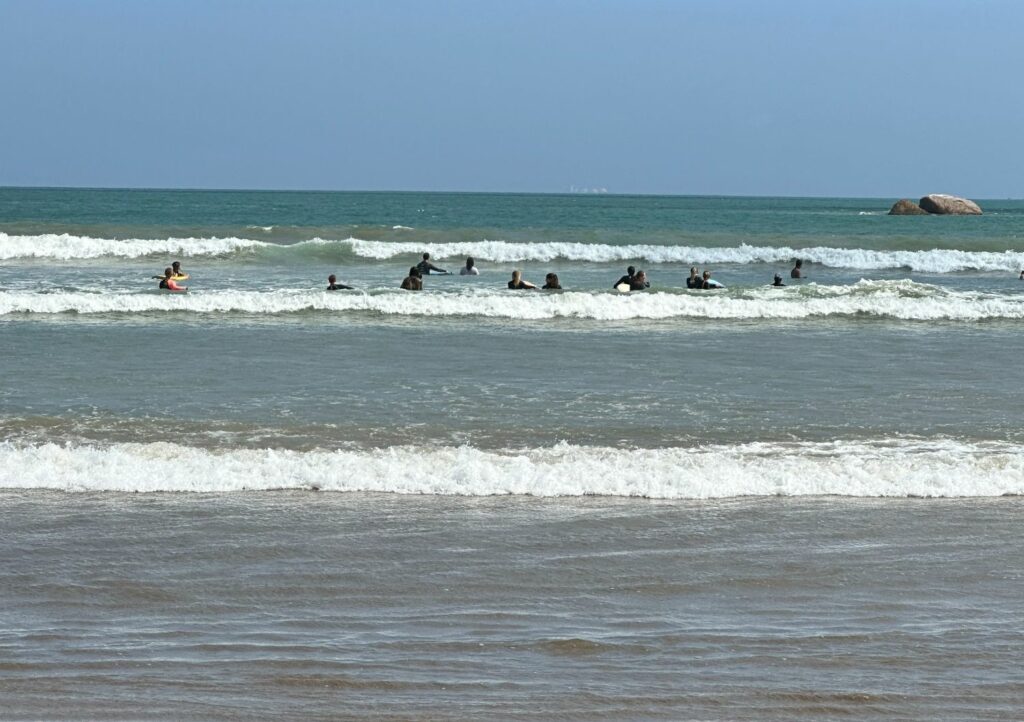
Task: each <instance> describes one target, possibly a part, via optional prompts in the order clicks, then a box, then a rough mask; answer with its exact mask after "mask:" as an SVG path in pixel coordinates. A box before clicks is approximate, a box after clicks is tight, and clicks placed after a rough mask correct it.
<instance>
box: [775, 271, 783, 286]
mask: <svg viewBox="0 0 1024 722" xmlns="http://www.w3.org/2000/svg"><path fill="white" fill-rule="evenodd" d="M772 285H773V286H785V285H786V284H785V283H783V282H782V276H780V275H779V274H777V273H776V274H775V280H773V281H772Z"/></svg>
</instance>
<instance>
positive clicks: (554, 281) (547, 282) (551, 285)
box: [541, 273, 562, 291]
mask: <svg viewBox="0 0 1024 722" xmlns="http://www.w3.org/2000/svg"><path fill="white" fill-rule="evenodd" d="M541 288H542V289H544V290H545V291H561V290H562V284H560V283H559V282H558V274H557V273H549V274H548V275H546V276H544V285H543V286H541Z"/></svg>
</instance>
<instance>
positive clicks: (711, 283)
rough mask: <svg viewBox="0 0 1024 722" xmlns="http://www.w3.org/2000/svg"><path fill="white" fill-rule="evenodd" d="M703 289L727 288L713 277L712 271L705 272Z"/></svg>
mask: <svg viewBox="0 0 1024 722" xmlns="http://www.w3.org/2000/svg"><path fill="white" fill-rule="evenodd" d="M701 288H725V286H723V285H722V284H721V283H719V282H718V281H716V280H715V279H713V278H712V277H711V271H704V276H703V277H702V283H701Z"/></svg>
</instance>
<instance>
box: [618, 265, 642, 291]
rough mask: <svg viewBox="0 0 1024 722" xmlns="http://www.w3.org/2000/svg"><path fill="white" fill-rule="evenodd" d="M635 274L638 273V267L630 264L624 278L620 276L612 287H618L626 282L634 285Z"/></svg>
mask: <svg viewBox="0 0 1024 722" xmlns="http://www.w3.org/2000/svg"><path fill="white" fill-rule="evenodd" d="M635 275H636V269H635V268H633V266H630V267H629V268H627V269H626V275H625V276H623V277H622V278H620V279H619V280H618V281H616V282H615V283H613V284H612V288H618V287H619V286H621V285H622V284H623V283H625V284H626V285H627V286H629V287H630V288H632V286H633V276H635Z"/></svg>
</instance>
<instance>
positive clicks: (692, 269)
mask: <svg viewBox="0 0 1024 722" xmlns="http://www.w3.org/2000/svg"><path fill="white" fill-rule="evenodd" d="M690 275H691V276H696V275H697V267H696V266H690Z"/></svg>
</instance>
